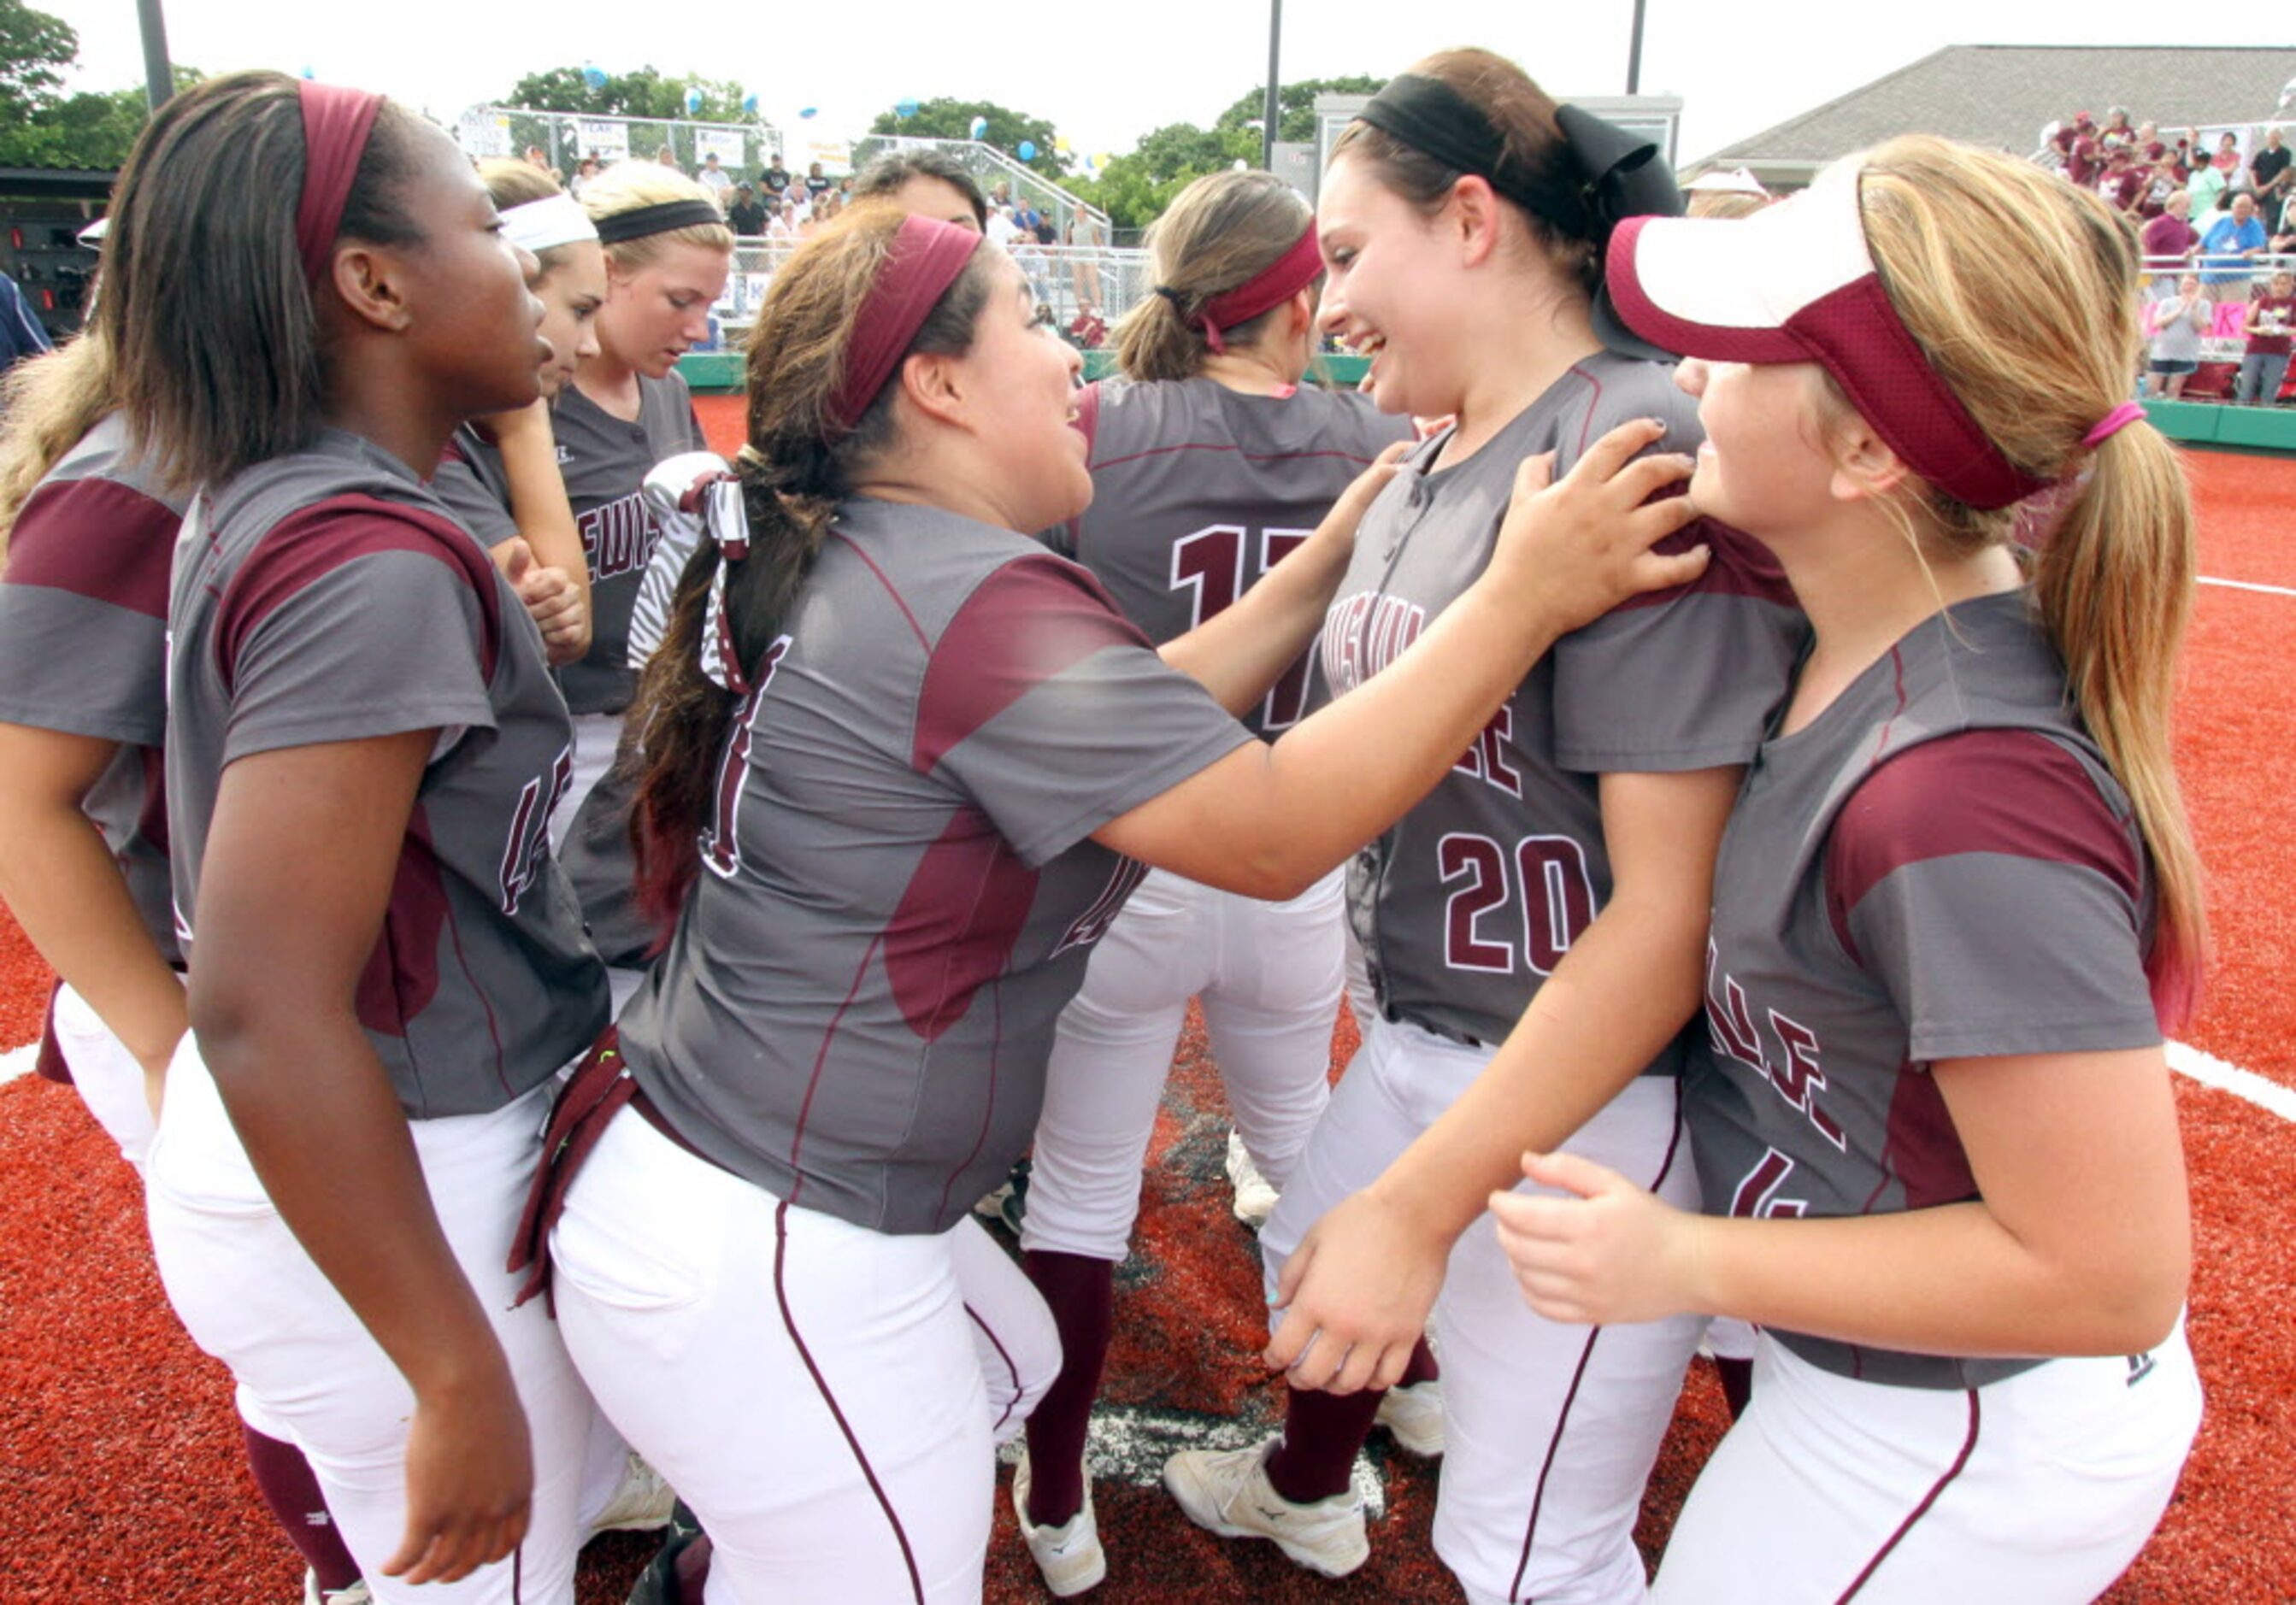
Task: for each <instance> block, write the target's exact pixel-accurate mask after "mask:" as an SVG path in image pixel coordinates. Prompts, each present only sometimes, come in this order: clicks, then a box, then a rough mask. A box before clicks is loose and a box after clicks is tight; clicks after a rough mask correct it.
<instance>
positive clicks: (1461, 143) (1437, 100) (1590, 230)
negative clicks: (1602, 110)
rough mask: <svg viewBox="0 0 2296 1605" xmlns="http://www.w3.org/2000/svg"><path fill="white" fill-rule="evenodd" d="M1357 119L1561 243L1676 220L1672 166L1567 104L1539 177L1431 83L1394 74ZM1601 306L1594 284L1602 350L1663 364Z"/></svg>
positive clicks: (1605, 300)
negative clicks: (1560, 236)
mask: <svg viewBox="0 0 2296 1605" xmlns="http://www.w3.org/2000/svg"><path fill="white" fill-rule="evenodd" d="M1356 115H1357V117H1359V118H1360V119H1362V120H1363V121H1365V122H1367V123H1369V124H1370V125H1371V126H1372V127H1374V128H1377V129H1379V130H1381V131H1382V133H1386V134H1390V135H1393V136H1394V137H1396V138H1397V139H1399V140H1401V141H1402V142H1403V143H1405V144H1406V145H1409V146H1411V147H1412V148H1413V149H1414V150H1415V151H1423V152H1424V153H1425V154H1426V155H1429V156H1431V157H1433V158H1434V159H1435V160H1437V161H1439V162H1441V163H1442V164H1443V165H1444V166H1445V167H1447V168H1456V169H1457V170H1458V171H1460V172H1462V173H1472V174H1474V175H1476V176H1478V177H1480V178H1482V179H1484V180H1485V181H1487V182H1488V184H1490V186H1491V188H1492V189H1493V190H1494V191H1495V192H1497V193H1498V194H1500V195H1503V196H1505V198H1506V199H1507V200H1509V201H1513V202H1514V203H1515V204H1516V205H1517V206H1520V207H1521V208H1522V209H1524V210H1525V211H1528V212H1529V213H1530V214H1531V216H1533V217H1537V218H1538V219H1540V220H1541V221H1542V222H1544V223H1546V224H1547V225H1549V226H1551V227H1554V228H1555V229H1558V230H1560V231H1561V232H1562V233H1564V234H1566V235H1568V236H1569V237H1570V238H1572V239H1579V240H1591V241H1593V242H1594V243H1595V250H1597V251H1598V252H1601V251H1603V250H1608V248H1609V246H1610V242H1611V230H1613V229H1615V228H1616V227H1618V225H1619V220H1620V218H1622V217H1681V216H1682V214H1683V210H1684V207H1683V201H1682V191H1681V190H1680V189H1679V188H1677V186H1676V184H1675V182H1674V170H1673V168H1670V167H1669V166H1668V165H1667V164H1666V163H1665V162H1664V161H1661V160H1659V148H1658V146H1657V145H1655V144H1653V143H1651V142H1650V141H1649V140H1646V139H1643V138H1640V137H1638V136H1637V135H1634V134H1631V133H1629V132H1628V131H1627V130H1626V129H1624V128H1621V127H1619V126H1618V125H1617V124H1616V123H1612V122H1606V121H1604V120H1603V119H1602V118H1599V117H1596V116H1595V114H1594V113H1593V112H1591V111H1581V110H1579V108H1578V107H1576V106H1557V107H1556V108H1555V109H1554V121H1555V124H1556V126H1557V127H1560V128H1561V129H1562V143H1564V144H1565V145H1566V146H1568V147H1569V151H1570V158H1569V160H1567V161H1562V162H1554V163H1550V164H1546V165H1548V166H1549V167H1550V168H1551V169H1552V170H1550V171H1549V172H1548V173H1546V174H1533V173H1524V172H1521V171H1520V170H1519V169H1516V168H1510V167H1507V166H1505V165H1504V160H1505V153H1506V143H1505V140H1504V139H1502V138H1501V137H1500V135H1499V133H1498V130H1497V129H1496V128H1494V127H1491V123H1490V119H1488V118H1487V117H1485V116H1484V115H1483V114H1482V112H1481V111H1480V110H1478V109H1477V108H1476V106H1475V104H1474V102H1472V101H1470V100H1469V99H1467V97H1466V96H1465V95H1464V94H1460V93H1459V92H1458V91H1457V90H1456V89H1454V88H1452V87H1451V86H1450V85H1448V84H1447V83H1444V82H1443V81H1442V80H1441V79H1439V78H1427V77H1425V76H1423V75H1422V74H1419V73H1415V72H1406V73H1400V74H1398V75H1397V76H1396V77H1394V78H1390V79H1389V80H1388V81H1387V87H1385V88H1384V89H1382V90H1381V91H1380V92H1379V93H1378V94H1375V95H1374V96H1372V98H1371V103H1370V104H1368V105H1366V106H1365V108H1364V109H1363V110H1362V111H1359V112H1357V114H1356ZM1598 259H1599V258H1598ZM1609 303H1610V291H1609V290H1608V289H1606V288H1604V287H1603V286H1601V285H1597V286H1596V288H1595V296H1594V316H1595V332H1597V333H1598V334H1599V335H1601V337H1602V339H1603V343H1604V344H1605V345H1607V346H1609V347H1611V349H1613V350H1616V351H1620V352H1623V353H1624V354H1626V355H1627V356H1641V357H1645V358H1648V359H1650V360H1652V361H1671V360H1672V358H1671V357H1670V356H1669V355H1668V354H1667V353H1665V352H1663V351H1661V350H1660V349H1659V348H1657V347H1655V346H1652V345H1651V344H1650V343H1648V342H1647V341H1645V340H1642V339H1641V338H1640V337H1638V336H1637V335H1636V334H1635V333H1634V332H1632V331H1630V330H1628V328H1627V327H1626V325H1625V323H1623V322H1622V321H1620V318H1619V317H1618V315H1616V314H1615V313H1613V312H1612V311H1611V307H1610V304H1609Z"/></svg>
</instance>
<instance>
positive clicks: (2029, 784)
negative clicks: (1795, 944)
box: [1825, 730, 2144, 954]
mask: <svg viewBox="0 0 2296 1605" xmlns="http://www.w3.org/2000/svg"><path fill="white" fill-rule="evenodd" d="M1964 853H1989V854H1998V855H2005V856H2012V857H2020V858H2030V859H2036V860H2038V861H2041V862H2043V863H2049V864H2069V865H2071V866H2073V867H2075V868H2079V869H2085V870H2088V871H2091V872H2095V873H2096V874H2098V875H2102V876H2103V877H2104V878H2105V880H2108V881H2109V882H2111V884H2112V886H2113V887H2114V888H2116V889H2117V890H2118V891H2119V892H2120V894H2121V896H2122V897H2125V898H2127V899H2128V904H2129V905H2130V906H2131V907H2132V908H2134V907H2136V906H2138V905H2140V901H2141V898H2142V894H2143V885H2144V882H2143V866H2142V862H2141V860H2140V858H2139V856H2138V851H2137V846H2136V839H2135V836H2134V834H2133V831H2132V829H2131V827H2130V826H2129V825H2128V823H2125V822H2124V821H2123V820H2121V819H2120V818H2118V817H2116V815H2114V812H2113V809H2112V806H2111V805H2110V804H2109V803H2108V802H2107V801H2106V799H2105V798H2104V797H2103V794H2101V793H2100V792H2099V791H2098V790H2097V788H2096V782H2095V781H2094V780H2092V779H2091V778H2090V776H2089V773H2088V771H2087V769H2085V768H2084V767H2082V766H2081V762H2080V760H2079V758H2077V757H2074V756H2073V755H2072V754H2071V752H2069V751H2067V750H2066V749H2064V748H2063V747H2062V746H2060V745H2058V744H2057V743H2056V742H2055V741H2051V740H2050V739H2049V738H2048V737H2046V736H2045V735H2042V734H2041V733H2038V732H2036V731H2030V730H1972V731H1966V732H1964V733H1960V734H1957V735H1951V736H1946V737H1943V738H1940V739H1939V740H1937V741H1924V742H1923V743H1921V744H1920V745H1918V746H1915V747H1913V748H1909V749H1907V750H1906V751H1905V752H1903V753H1901V754H1899V755H1898V757H1894V758H1891V759H1890V760H1889V761H1888V762H1886V763H1884V764H1883V765H1882V766H1881V767H1880V768H1878V769H1876V770H1875V771H1874V773H1873V774H1870V775H1868V776H1867V777H1866V779H1865V780H1864V781H1863V782H1860V783H1859V785H1858V787H1857V791H1856V792H1855V793H1853V794H1852V795H1851V797H1850V798H1849V801H1848V802H1847V803H1845V804H1843V805H1842V808H1841V814H1840V815H1839V816H1838V817H1837V818H1836V819H1835V821H1834V823H1833V833H1832V835H1831V837H1830V838H1829V839H1828V840H1827V842H1826V853H1825V888H1826V910H1827V913H1828V915H1829V916H1830V918H1831V919H1832V921H1833V928H1834V932H1835V934H1836V935H1837V936H1838V937H1839V938H1841V944H1842V947H1843V950H1844V951H1845V952H1848V953H1850V954H1856V952H1857V946H1856V944H1855V943H1853V942H1852V941H1851V940H1850V938H1849V916H1850V914H1851V913H1852V912H1853V911H1854V910H1855V909H1856V908H1857V905H1858V904H1859V903H1860V902H1861V901H1862V900H1863V899H1864V898H1865V897H1866V894H1867V893H1868V892H1870V891H1872V890H1873V888H1874V887H1875V886H1877V885H1879V884H1880V883H1881V882H1882V880H1884V879H1886V878H1887V877H1889V876H1890V875H1891V874H1893V873H1895V872H1897V871H1898V870H1900V869H1903V868H1905V867H1906V866H1907V865H1908V864H1920V863H1923V862H1924V861H1927V860H1931V859H1937V858H1947V857H1952V856H1957V855H1961V854H1964Z"/></svg>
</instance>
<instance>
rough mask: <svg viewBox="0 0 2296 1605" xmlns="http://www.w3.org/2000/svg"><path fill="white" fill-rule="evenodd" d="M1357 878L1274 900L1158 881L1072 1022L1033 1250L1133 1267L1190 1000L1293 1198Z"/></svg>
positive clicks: (1040, 1182)
mask: <svg viewBox="0 0 2296 1605" xmlns="http://www.w3.org/2000/svg"><path fill="white" fill-rule="evenodd" d="M1344 882H1345V876H1344V874H1342V873H1334V874H1333V875H1329V876H1326V877H1325V878H1324V880H1319V881H1317V882H1316V884H1315V885H1314V886H1313V887H1310V888H1308V890H1307V891H1306V892H1304V893H1302V894H1301V895H1300V897H1295V898H1292V900H1290V901H1289V902H1283V903H1263V902H1259V901H1258V900H1257V899H1255V898H1251V897H1238V896H1236V895H1235V894H1234V893H1233V892H1224V891H1218V890H1216V889H1214V888H1211V887H1209V886H1203V885H1200V884H1198V883H1197V882H1195V881H1193V880H1185V879H1183V878H1182V877H1180V876H1178V875H1174V874H1169V873H1167V872H1164V871H1162V870H1156V871H1152V872H1150V874H1149V875H1148V877H1147V879H1146V880H1143V881H1142V882H1141V883H1140V887H1139V889H1138V890H1136V891H1135V892H1134V893H1133V894H1132V896H1131V897H1130V899H1129V900H1128V901H1127V902H1126V904H1125V905H1124V912H1123V913H1120V914H1119V915H1118V916H1117V917H1116V922H1115V923H1114V924H1113V925H1111V926H1110V928H1109V930H1108V934H1107V935H1106V936H1104V937H1103V938H1101V940H1100V945H1099V946H1097V947H1095V949H1094V950H1093V954H1092V961H1091V964H1090V967H1089V968H1088V969H1087V970H1086V971H1085V980H1084V986H1083V987H1082V989H1081V990H1079V991H1078V994H1077V995H1076V996H1075V998H1073V999H1072V1000H1071V1001H1070V1003H1069V1006H1068V1007H1067V1008H1066V1009H1065V1010H1063V1011H1062V1014H1061V1020H1060V1028H1059V1031H1058V1035H1057V1036H1055V1038H1054V1044H1053V1056H1052V1062H1051V1064H1050V1065H1049V1067H1048V1068H1047V1069H1046V1077H1045V1107H1044V1112H1043V1113H1042V1114H1041V1115H1039V1116H1038V1117H1037V1143H1036V1159H1035V1165H1034V1168H1033V1169H1032V1170H1031V1172H1030V1173H1029V1207H1028V1211H1027V1213H1026V1214H1025V1215H1024V1216H1022V1218H1021V1247H1022V1248H1024V1249H1029V1250H1030V1251H1031V1252H1035V1251H1039V1250H1046V1249H1049V1250H1051V1251H1053V1252H1055V1253H1061V1254H1078V1255H1083V1256H1086V1257H1089V1258H1093V1259H1106V1260H1113V1261H1121V1260H1122V1259H1123V1258H1124V1257H1125V1255H1126V1254H1127V1253H1128V1251H1129V1250H1130V1246H1131V1238H1132V1225H1133V1222H1134V1221H1135V1220H1136V1219H1137V1218H1138V1216H1139V1213H1140V1173H1141V1167H1142V1165H1143V1163H1144V1160H1145V1159H1146V1156H1147V1152H1148V1140H1149V1138H1150V1137H1151V1136H1152V1134H1154V1131H1155V1127H1156V1110H1157V1108H1158V1106H1159V1105H1160V1103H1161V1101H1162V1099H1163V1094H1164V1082H1165V1078H1166V1077H1167V1075H1168V1074H1169V1072H1170V1070H1171V1068H1172V1054H1173V1051H1174V1049H1175V1048H1176V1047H1177V1044H1178V1043H1179V1040H1180V1030H1181V1028H1182V1026H1183V1025H1184V1024H1185V1022H1186V1020H1187V1012H1188V1000H1189V999H1190V998H1192V997H1201V999H1202V1000H1203V1011H1204V1032H1205V1035H1206V1036H1208V1037H1209V1038H1210V1043H1211V1051H1212V1057H1213V1058H1214V1059H1215V1060H1217V1061H1218V1065H1219V1072H1220V1080H1221V1083H1222V1085H1224V1086H1225V1087H1226V1092H1227V1102H1228V1109H1229V1110H1230V1112H1231V1113H1232V1114H1233V1115H1234V1119H1235V1128H1236V1130H1237V1131H1238V1132H1239V1133H1241V1134H1242V1137H1243V1145H1244V1146H1245V1147H1246V1148H1247V1149H1249V1150H1250V1151H1251V1157H1252V1159H1253V1161H1254V1163H1256V1164H1257V1165H1258V1166H1259V1170H1260V1174H1261V1175H1264V1176H1266V1177H1267V1180H1268V1181H1269V1183H1272V1184H1273V1185H1275V1187H1277V1188H1278V1189H1281V1188H1282V1187H1283V1183H1284V1181H1285V1179H1286V1178H1287V1177H1289V1176H1290V1175H1291V1174H1292V1166H1293V1164H1294V1163H1295V1161H1296V1160H1297V1159H1298V1158H1299V1155H1300V1150H1301V1149H1302V1148H1303V1147H1305V1146H1306V1144H1307V1141H1308V1132H1309V1131H1310V1130H1311V1129H1312V1128H1313V1127H1314V1126H1315V1124H1316V1118H1317V1117H1318V1116H1320V1115H1321V1114H1322V1113H1323V1111H1324V1104H1325V1103H1326V1102H1327V1101H1329V1100H1330V1097H1331V1090H1330V1088H1331V1079H1330V1078H1331V1060H1332V1024H1333V1019H1334V1016H1335V1005H1336V1004H1337V1003H1338V1002H1339V997H1340V989H1341V981H1342V979H1343V977H1342V965H1343V962H1344V961H1343V954H1342V938H1341V927H1342V926H1343V925H1344V924H1345V922H1346V916H1345V912H1344V910H1343V908H1342V906H1341V902H1342V897H1341V894H1342V891H1343V888H1344Z"/></svg>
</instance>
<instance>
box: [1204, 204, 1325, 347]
mask: <svg viewBox="0 0 2296 1605" xmlns="http://www.w3.org/2000/svg"><path fill="white" fill-rule="evenodd" d="M1323 271H1324V253H1323V252H1322V251H1320V250H1317V249H1316V225H1315V221H1314V219H1312V218H1310V219H1309V220H1308V232H1307V233H1303V234H1301V235H1300V238H1299V239H1298V240H1296V241H1294V242H1292V249H1291V250H1287V251H1285V252H1284V253H1283V255H1282V256H1280V257H1278V258H1275V260H1274V261H1273V262H1270V263H1269V264H1268V265H1267V266H1265V267H1263V268H1261V269H1260V270H1259V272H1258V273H1257V274H1253V275H1252V276H1251V278H1248V279H1246V280H1245V281H1244V282H1243V283H1241V284H1239V285H1237V286H1236V287H1235V288H1234V290H1228V291H1221V292H1220V293H1219V294H1218V295H1216V296H1214V297H1212V299H1210V300H1209V301H1206V302H1205V303H1204V304H1203V306H1202V307H1201V309H1200V310H1199V311H1198V312H1197V314H1196V320H1195V321H1196V324H1197V326H1198V327H1199V328H1201V330H1203V332H1204V339H1205V340H1206V341H1207V342H1209V343H1210V346H1211V348H1212V349H1213V350H1215V351H1226V349H1227V344H1226V341H1224V340H1221V339H1220V331H1221V330H1223V329H1233V328H1234V327H1235V326H1236V325H1237V324H1238V323H1250V322H1251V320H1252V319H1253V318H1256V317H1258V316H1259V315H1260V314H1261V313H1263V312H1265V311H1267V309H1268V308H1269V307H1279V306H1281V305H1283V303H1284V302H1285V301H1288V300H1290V299H1292V297H1293V296H1295V295H1298V294H1299V293H1300V291H1303V290H1305V289H1307V288H1308V285H1310V284H1312V283H1315V282H1316V274H1320V273H1322V272H1323Z"/></svg>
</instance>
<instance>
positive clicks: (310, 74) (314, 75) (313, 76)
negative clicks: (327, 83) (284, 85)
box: [303, 67, 319, 78]
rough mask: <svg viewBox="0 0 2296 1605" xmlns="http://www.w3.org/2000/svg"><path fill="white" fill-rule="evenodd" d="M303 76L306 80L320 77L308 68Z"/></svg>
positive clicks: (304, 70)
mask: <svg viewBox="0 0 2296 1605" xmlns="http://www.w3.org/2000/svg"><path fill="white" fill-rule="evenodd" d="M303 76H304V77H305V78H317V77H318V76H319V75H318V74H317V73H316V72H314V71H312V70H310V69H309V68H308V67H306V68H305V69H303Z"/></svg>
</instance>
